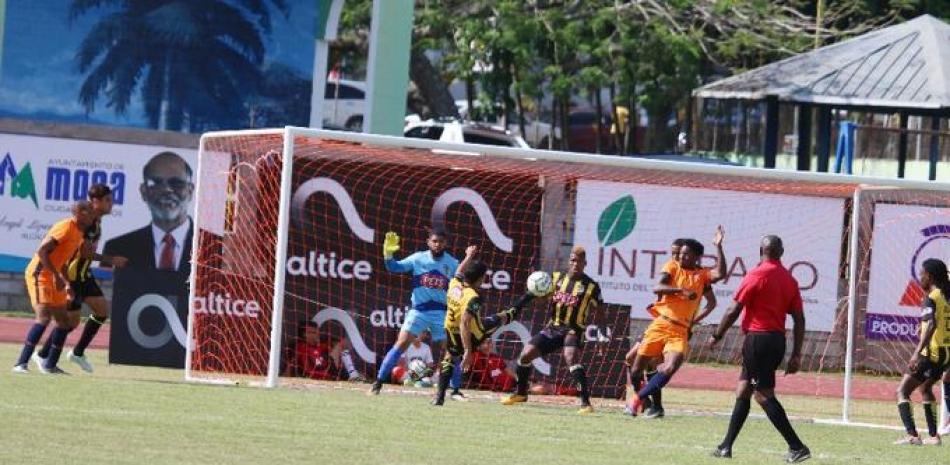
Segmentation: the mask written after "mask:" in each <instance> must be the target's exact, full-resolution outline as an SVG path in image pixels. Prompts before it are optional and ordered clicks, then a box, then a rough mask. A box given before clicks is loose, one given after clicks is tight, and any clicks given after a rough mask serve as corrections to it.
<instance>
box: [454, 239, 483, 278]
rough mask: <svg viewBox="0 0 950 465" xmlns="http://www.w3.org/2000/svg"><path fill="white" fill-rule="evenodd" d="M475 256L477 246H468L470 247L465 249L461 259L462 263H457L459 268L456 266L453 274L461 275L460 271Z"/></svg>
mask: <svg viewBox="0 0 950 465" xmlns="http://www.w3.org/2000/svg"><path fill="white" fill-rule="evenodd" d="M476 255H478V246H477V245H470V246H468V247H466V248H465V257H463V258H462V263H459V266H458V268H457V269H456V270H457V271H456V272H455V274H456V275H458V274H459V273H461V272H462V270H464V269H465V267H466V266H467V265H468V263H469V262H471V261H472V260H474V259H475V256H476Z"/></svg>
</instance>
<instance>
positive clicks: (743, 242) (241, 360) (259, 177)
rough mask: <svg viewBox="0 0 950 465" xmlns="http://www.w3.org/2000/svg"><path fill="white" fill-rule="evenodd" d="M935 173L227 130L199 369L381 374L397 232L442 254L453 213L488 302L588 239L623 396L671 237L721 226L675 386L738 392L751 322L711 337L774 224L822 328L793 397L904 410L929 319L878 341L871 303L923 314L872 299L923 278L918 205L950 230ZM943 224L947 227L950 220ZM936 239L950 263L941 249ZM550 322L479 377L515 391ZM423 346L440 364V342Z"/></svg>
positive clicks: (555, 381) (563, 382)
mask: <svg viewBox="0 0 950 465" xmlns="http://www.w3.org/2000/svg"><path fill="white" fill-rule="evenodd" d="M288 161H289V164H288ZM934 186H936V185H930V184H925V183H917V184H914V183H904V182H898V181H890V182H885V181H880V180H869V179H860V178H852V177H844V176H833V175H821V174H814V173H805V174H802V173H794V172H781V171H775V170H754V169H746V168H738V167H723V166H714V165H701V164H684V163H675V162H666V161H656V160H643V159H630V158H625V157H609V156H595V155H578V154H566V153H560V152H539V151H530V150H519V149H508V148H499V147H487V146H461V145H451V144H443V143H439V142H434V141H427V140H413V139H402V138H391V137H381V136H369V135H362V134H351V133H335V132H328V131H318V130H306V129H297V128H287V129H285V130H274V131H236V132H224V133H209V134H206V135H205V136H204V137H203V138H202V145H201V150H200V153H199V170H198V192H197V198H198V206H197V215H196V228H197V230H198V231H199V234H198V236H197V237H198V242H197V246H196V248H195V252H194V266H193V276H192V280H191V283H192V300H191V301H192V305H191V311H190V312H189V341H191V342H190V344H189V347H188V351H187V354H188V355H187V360H186V361H187V364H186V376H187V377H188V378H189V379H206V378H220V377H236V376H242V377H250V378H258V379H260V380H265V379H266V384H267V385H271V386H273V385H276V383H277V381H278V379H284V380H290V379H303V378H317V379H341V380H345V379H361V378H365V379H374V378H375V377H376V372H377V370H378V366H379V364H380V363H381V361H382V358H383V356H384V355H385V354H386V351H387V350H388V349H389V347H390V346H391V345H392V344H393V343H394V342H395V340H396V336H397V334H398V332H399V328H400V326H401V325H402V322H403V319H404V317H405V315H406V313H407V312H408V310H409V306H410V301H409V296H410V292H411V289H412V287H413V284H414V283H413V281H412V276H411V275H409V274H400V273H392V272H389V271H387V270H386V268H385V266H384V264H383V259H382V250H381V249H382V243H383V237H384V236H385V234H386V233H387V232H389V231H392V232H396V233H398V234H399V235H400V236H401V237H402V243H401V244H402V248H401V250H400V251H399V253H398V254H397V258H402V257H405V256H407V255H409V254H411V253H413V252H416V251H420V250H425V249H426V244H425V240H426V230H427V228H430V227H435V228H440V229H444V230H446V231H447V232H448V244H449V247H448V251H449V253H451V254H453V255H454V256H455V257H457V258H461V257H462V255H463V254H464V250H465V247H466V246H467V245H470V244H474V245H477V246H478V247H479V250H480V256H479V258H480V259H481V260H483V261H485V262H486V264H487V265H488V267H489V277H488V279H487V280H486V283H485V285H484V287H483V289H482V291H481V295H482V297H483V300H484V301H485V303H486V305H485V307H486V308H487V309H488V311H493V310H495V309H497V310H501V309H503V308H505V306H507V305H508V304H509V303H510V302H512V301H513V300H514V299H515V298H516V297H517V296H518V295H520V294H521V293H523V292H524V282H525V279H526V278H527V276H528V274H530V273H531V272H532V271H535V270H545V271H549V272H550V271H557V270H564V269H566V266H567V263H566V262H567V258H568V255H569V254H570V250H571V248H572V247H573V246H582V247H584V248H585V249H586V250H587V268H586V272H587V274H589V275H590V276H591V277H592V278H593V279H594V280H596V281H598V282H599V284H600V286H601V288H602V291H603V297H604V305H602V306H601V308H600V310H601V311H600V312H599V313H600V314H601V315H600V318H599V319H594V320H591V321H589V325H588V327H587V330H586V333H585V339H586V341H587V342H586V343H585V344H584V347H583V350H582V357H581V363H582V364H583V365H585V367H586V370H587V373H588V376H589V378H590V384H591V387H592V391H593V394H594V395H595V396H599V397H603V398H606V399H616V398H619V397H621V396H622V395H623V392H624V389H623V386H624V384H625V381H626V371H625V365H624V362H623V360H624V354H625V353H626V352H627V351H628V350H629V349H630V347H631V343H632V341H635V340H636V339H637V337H639V335H640V334H641V333H642V331H643V329H644V328H645V327H646V326H647V325H648V324H649V322H650V321H651V317H650V316H649V314H648V313H647V311H646V307H647V305H648V304H650V303H651V302H653V301H654V300H655V296H654V294H653V293H652V291H651V289H652V286H653V284H654V283H655V282H656V280H657V279H658V277H659V273H660V270H661V269H662V266H663V264H664V263H665V262H666V261H668V260H669V258H670V245H671V243H672V241H673V240H674V239H677V238H695V239H697V240H699V241H700V242H701V243H703V244H705V246H706V251H705V256H704V258H703V264H704V266H710V267H711V266H713V265H714V264H715V263H716V255H715V250H714V247H713V246H712V238H713V233H714V231H715V228H716V227H717V225H723V227H724V229H725V231H726V239H725V242H724V248H725V255H726V269H727V271H728V276H727V279H725V280H724V282H722V283H719V284H716V285H714V286H713V289H714V293H715V297H716V300H717V301H718V304H717V305H716V308H715V310H714V311H713V312H712V314H711V315H710V316H709V317H708V318H707V319H706V320H705V321H704V322H702V323H703V324H699V325H697V326H696V327H695V328H694V336H693V339H692V341H691V346H692V349H691V351H690V354H689V362H688V363H687V364H686V365H685V366H684V368H683V369H682V370H681V371H680V373H678V374H677V375H676V376H675V377H674V380H673V382H672V383H671V385H672V386H674V387H686V388H696V389H719V390H731V389H733V387H734V385H735V381H736V377H737V367H736V364H737V362H738V361H739V347H740V346H741V338H742V335H741V334H740V333H739V331H738V330H737V329H733V330H732V331H730V333H729V335H728V336H727V337H726V338H725V339H724V341H723V342H722V343H720V344H719V345H718V346H716V348H715V349H712V350H710V349H709V348H707V347H706V346H705V341H706V339H707V338H708V336H709V335H710V334H711V331H712V326H711V325H712V324H713V323H718V321H719V320H720V318H721V317H722V315H723V313H724V310H725V309H726V308H727V307H728V305H729V304H730V303H731V302H732V299H731V297H732V295H733V293H734V292H735V290H736V288H737V287H738V285H739V282H740V281H741V279H742V277H743V276H744V275H745V274H746V273H748V271H749V270H751V269H752V268H753V267H755V266H756V265H757V263H758V261H759V258H758V257H759V250H758V244H759V240H760V238H761V236H762V235H764V234H778V235H780V236H781V237H782V238H783V240H784V242H785V249H786V254H785V257H783V262H784V263H785V264H786V266H788V267H789V269H791V271H792V273H793V274H794V276H795V277H796V278H797V279H798V281H799V284H800V286H801V290H802V294H803V298H804V302H805V314H806V319H807V328H808V331H807V335H806V340H805V345H804V353H803V355H804V359H803V365H804V371H805V372H804V373H803V374H801V375H798V376H795V377H790V378H786V379H783V380H782V382H780V384H779V392H787V393H793V394H799V395H806V396H814V397H816V398H821V399H822V400H821V402H816V403H815V405H816V407H815V409H816V412H815V416H823V417H828V418H841V417H842V416H843V415H847V414H848V412H847V411H845V409H846V408H847V407H845V406H846V405H848V404H847V402H845V403H844V404H843V403H842V399H848V397H849V392H850V390H851V389H854V388H855V387H857V388H859V390H860V392H861V393H862V394H861V395H859V396H857V397H858V398H863V397H862V396H865V394H866V397H867V398H868V399H871V400H876V401H880V402H886V403H887V404H893V400H892V398H893V394H892V393H893V392H894V389H895V387H896V384H895V381H894V378H893V376H894V375H895V374H897V373H899V372H900V371H901V369H902V366H903V364H905V363H906V360H907V358H908V350H909V349H908V348H909V347H911V346H910V345H909V342H908V341H909V338H910V336H909V335H908V334H910V333H912V332H913V331H914V330H913V329H912V328H910V327H907V329H901V330H899V332H901V331H903V332H901V334H900V335H901V337H899V338H898V337H895V338H888V339H882V340H878V339H874V337H873V336H867V335H869V334H870V335H873V334H876V333H874V332H873V331H874V330H875V329H874V328H880V325H879V326H873V324H874V323H873V322H872V318H878V317H877V316H873V317H872V316H871V315H872V314H873V315H887V318H884V319H882V320H880V321H887V324H888V325H891V321H892V320H893V321H898V323H897V326H894V327H895V328H896V327H898V326H900V325H901V324H903V323H900V322H904V321H909V323H908V324H910V325H911V326H912V325H913V323H914V321H915V320H914V306H915V305H917V304H913V305H907V306H902V305H903V304H899V305H898V306H897V307H895V306H894V303H892V302H890V301H889V300H887V299H891V300H893V299H892V296H891V295H890V294H886V295H884V296H883V297H881V298H880V299H884V300H880V299H879V298H878V297H877V294H875V292H878V291H879V290H880V292H884V291H883V290H882V289H884V288H885V287H887V286H890V285H891V284H892V283H894V282H898V281H901V284H900V285H901V286H904V285H907V286H909V288H912V287H913V286H912V284H913V282H914V279H915V277H914V275H910V274H909V272H910V267H911V264H910V263H904V262H901V260H903V259H904V255H902V254H903V253H904V252H903V251H902V250H903V249H900V247H899V245H900V244H902V242H901V240H900V239H897V238H899V237H904V236H902V235H905V234H911V235H913V234H916V235H918V236H919V235H920V234H921V233H920V231H916V230H913V228H912V227H910V226H907V225H906V223H907V222H908V221H909V219H915V221H916V220H920V221H922V222H923V223H927V225H926V226H928V227H929V226H931V223H932V224H933V225H940V224H950V221H944V220H942V219H941V215H943V214H944V213H943V212H944V211H945V210H942V209H941V208H943V207H946V205H945V202H944V201H942V200H941V198H942V197H943V196H944V195H943V193H942V192H934V191H933V189H934ZM914 189H916V190H914ZM856 198H857V199H858V200H857V202H858V208H857V210H855V209H854V208H853V206H854V205H855V199H856ZM887 225H892V226H887ZM898 226H900V227H898ZM887 227H890V229H882V228H887ZM901 228H905V229H906V228H910V229H907V231H911V230H913V231H911V233H908V232H906V231H905V229H901ZM932 230H933V231H938V234H947V236H948V237H950V233H948V232H947V231H950V226H948V227H947V229H946V230H945V229H941V228H940V227H939V226H936V229H933V228H932ZM915 231H916V232H915ZM855 233H857V235H855ZM929 237H930V236H928V238H929ZM892 238H893V239H892ZM854 239H857V242H856V243H854V244H853V243H852V242H853V240H854ZM920 239H921V240H922V241H924V240H926V239H927V238H925V237H923V236H921V238H920ZM881 241H883V242H881ZM938 242H939V241H932V242H928V244H931V243H933V244H936V243H938ZM940 244H941V245H940V247H943V244H942V243H940ZM928 247H929V246H928ZM934 247H936V246H934ZM872 250H874V253H871V251H872ZM925 251H926V253H925V254H927V255H928V256H930V255H933V256H939V257H943V256H947V255H946V254H943V252H944V250H943V249H942V248H933V249H925ZM941 254H943V255H941ZM877 260H883V261H881V262H879V261H877ZM851 263H857V266H856V267H851V266H850V264H851ZM898 263H900V266H897V264H898ZM876 270H877V271H876ZM876 273H877V274H876ZM881 273H883V275H881ZM852 276H855V277H857V278H858V279H856V280H853V279H852ZM852 282H853V283H854V285H852ZM879 287H880V289H879ZM886 292H891V291H890V290H888V291H886ZM900 292H904V289H903V288H902V289H901V290H900ZM908 292H910V291H908ZM851 295H856V296H858V299H855V300H854V305H849V304H850V303H851V302H852V301H851V299H849V296H851ZM903 295H904V294H901V295H899V296H898V298H904V297H902V296H903ZM915 298H919V295H916V294H915V295H913V296H910V297H907V299H905V301H906V302H913V299H915ZM875 299H878V300H875ZM880 302H883V303H880ZM901 302H904V301H901ZM879 303H880V305H883V306H884V307H877V306H875V305H878V304H879ZM707 304H708V302H707V301H704V303H703V305H702V306H701V308H703V307H705V306H706V305H707ZM852 314H853V318H851V319H849V315H852ZM891 317H893V318H891ZM547 318H548V312H547V306H546V304H545V302H537V301H536V302H534V303H532V305H531V306H530V307H529V308H528V309H526V310H525V311H524V312H523V313H522V314H521V317H520V319H519V320H518V321H517V322H513V323H511V324H510V325H508V326H506V327H504V328H502V329H501V330H499V331H498V332H497V333H496V334H495V335H494V336H493V338H492V339H491V341H490V342H489V343H486V344H485V345H484V346H483V347H482V348H481V349H480V350H482V351H483V352H484V354H485V360H487V361H489V362H490V361H492V360H499V361H500V363H499V364H497V365H485V366H482V367H481V369H482V370H483V371H478V370H479V367H478V366H476V372H475V373H473V374H472V375H471V376H468V377H467V379H466V380H465V383H466V384H465V386H466V387H467V388H469V389H495V390H506V389H510V388H511V386H512V382H513V379H511V378H510V374H506V371H509V370H506V369H505V368H506V366H510V361H511V360H513V359H514V358H515V357H516V356H517V354H518V353H519V352H520V350H521V348H522V347H523V345H524V343H526V342H527V341H528V340H529V339H530V338H531V336H532V335H533V334H535V333H537V332H538V331H539V330H540V329H541V328H543V327H544V325H545V323H546V321H547ZM874 321H878V320H874ZM849 323H850V324H849ZM790 324H791V323H789V325H790ZM789 327H790V326H789ZM888 327H890V326H888ZM849 328H851V332H850V334H851V336H853V337H850V338H849V337H848V336H849ZM901 328H903V327H902V326H901ZM908 331H909V332H908ZM422 342H423V343H428V345H429V346H431V350H432V352H433V353H434V356H435V359H436V360H437V359H438V358H439V355H440V350H439V347H438V346H439V344H437V343H434V342H432V341H425V340H423V341H422ZM788 347H789V350H791V344H789V345H788ZM850 347H853V348H854V350H852V351H850V352H849V348H850ZM849 353H850V354H851V356H848V354H849ZM315 357H316V358H315ZM320 357H322V359H320ZM491 366H494V368H489V367H491ZM533 366H534V372H533V377H532V383H533V386H532V391H533V392H538V393H546V394H562V395H570V394H572V393H573V392H575V390H574V387H573V386H572V381H571V377H570V375H569V373H568V370H567V367H566V366H565V364H564V362H563V361H562V360H561V356H560V354H558V353H554V354H551V355H549V356H546V357H543V358H540V359H538V360H536V361H535V362H534V365H533ZM855 373H857V374H861V376H859V377H850V375H851V374H855ZM865 374H868V375H870V376H865ZM505 376H509V377H508V378H505ZM396 378H398V377H396ZM396 381H399V379H396ZM873 389H883V391H881V392H876V393H875V392H872V391H873ZM868 392H870V394H867V393H868ZM884 392H886V394H884ZM861 415H865V414H864V413H862V414H861ZM868 415H870V414H868ZM861 419H862V420H864V419H868V417H867V416H861ZM875 420H877V419H875ZM878 421H879V422H893V421H892V420H891V419H890V418H886V419H880V420H878Z"/></svg>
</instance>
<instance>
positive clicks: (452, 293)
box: [445, 277, 482, 334]
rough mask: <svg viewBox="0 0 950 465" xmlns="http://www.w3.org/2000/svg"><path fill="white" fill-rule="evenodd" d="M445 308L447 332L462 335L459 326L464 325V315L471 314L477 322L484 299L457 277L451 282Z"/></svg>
mask: <svg viewBox="0 0 950 465" xmlns="http://www.w3.org/2000/svg"><path fill="white" fill-rule="evenodd" d="M445 307H446V311H445V331H446V332H448V333H452V334H460V333H461V330H460V329H459V326H460V325H461V324H462V314H463V313H464V312H469V313H471V314H472V316H473V317H474V318H475V319H476V320H477V319H478V312H479V310H481V307H482V299H481V298H480V297H479V296H478V292H476V291H475V289H472V288H471V287H469V286H467V285H466V284H465V283H463V282H462V280H460V279H459V278H457V277H456V278H452V281H449V290H448V292H447V293H446V296H445ZM470 328H471V326H470Z"/></svg>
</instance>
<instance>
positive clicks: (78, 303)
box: [68, 276, 102, 311]
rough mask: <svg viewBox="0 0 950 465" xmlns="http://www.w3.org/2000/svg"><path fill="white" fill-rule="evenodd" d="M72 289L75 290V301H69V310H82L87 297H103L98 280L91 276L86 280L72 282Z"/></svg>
mask: <svg viewBox="0 0 950 465" xmlns="http://www.w3.org/2000/svg"><path fill="white" fill-rule="evenodd" d="M69 287H70V289H72V290H73V295H74V297H73V300H71V301H69V307H68V310H70V311H76V310H79V309H81V308H82V303H83V302H84V301H85V300H86V298H87V297H102V289H100V288H99V283H97V282H96V278H93V277H92V276H89V277H87V278H85V279H80V280H76V281H70V283H69Z"/></svg>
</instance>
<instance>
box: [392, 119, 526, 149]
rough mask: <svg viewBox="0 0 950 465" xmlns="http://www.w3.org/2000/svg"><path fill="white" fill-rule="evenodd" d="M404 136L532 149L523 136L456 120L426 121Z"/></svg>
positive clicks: (411, 125)
mask: <svg viewBox="0 0 950 465" xmlns="http://www.w3.org/2000/svg"><path fill="white" fill-rule="evenodd" d="M403 135H404V136H406V137H415V138H419V139H432V140H440V141H443V142H456V143H466V144H482V145H500V146H504V147H517V148H523V149H527V148H531V147H530V146H529V145H528V143H527V142H525V140H524V139H523V138H521V136H518V135H515V134H512V133H511V131H506V130H505V129H504V128H502V127H499V126H490V125H487V124H480V123H467V122H466V123H463V122H460V121H456V120H433V119H429V120H425V121H419V122H412V123H409V124H408V125H406V127H405V129H404V132H403Z"/></svg>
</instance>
